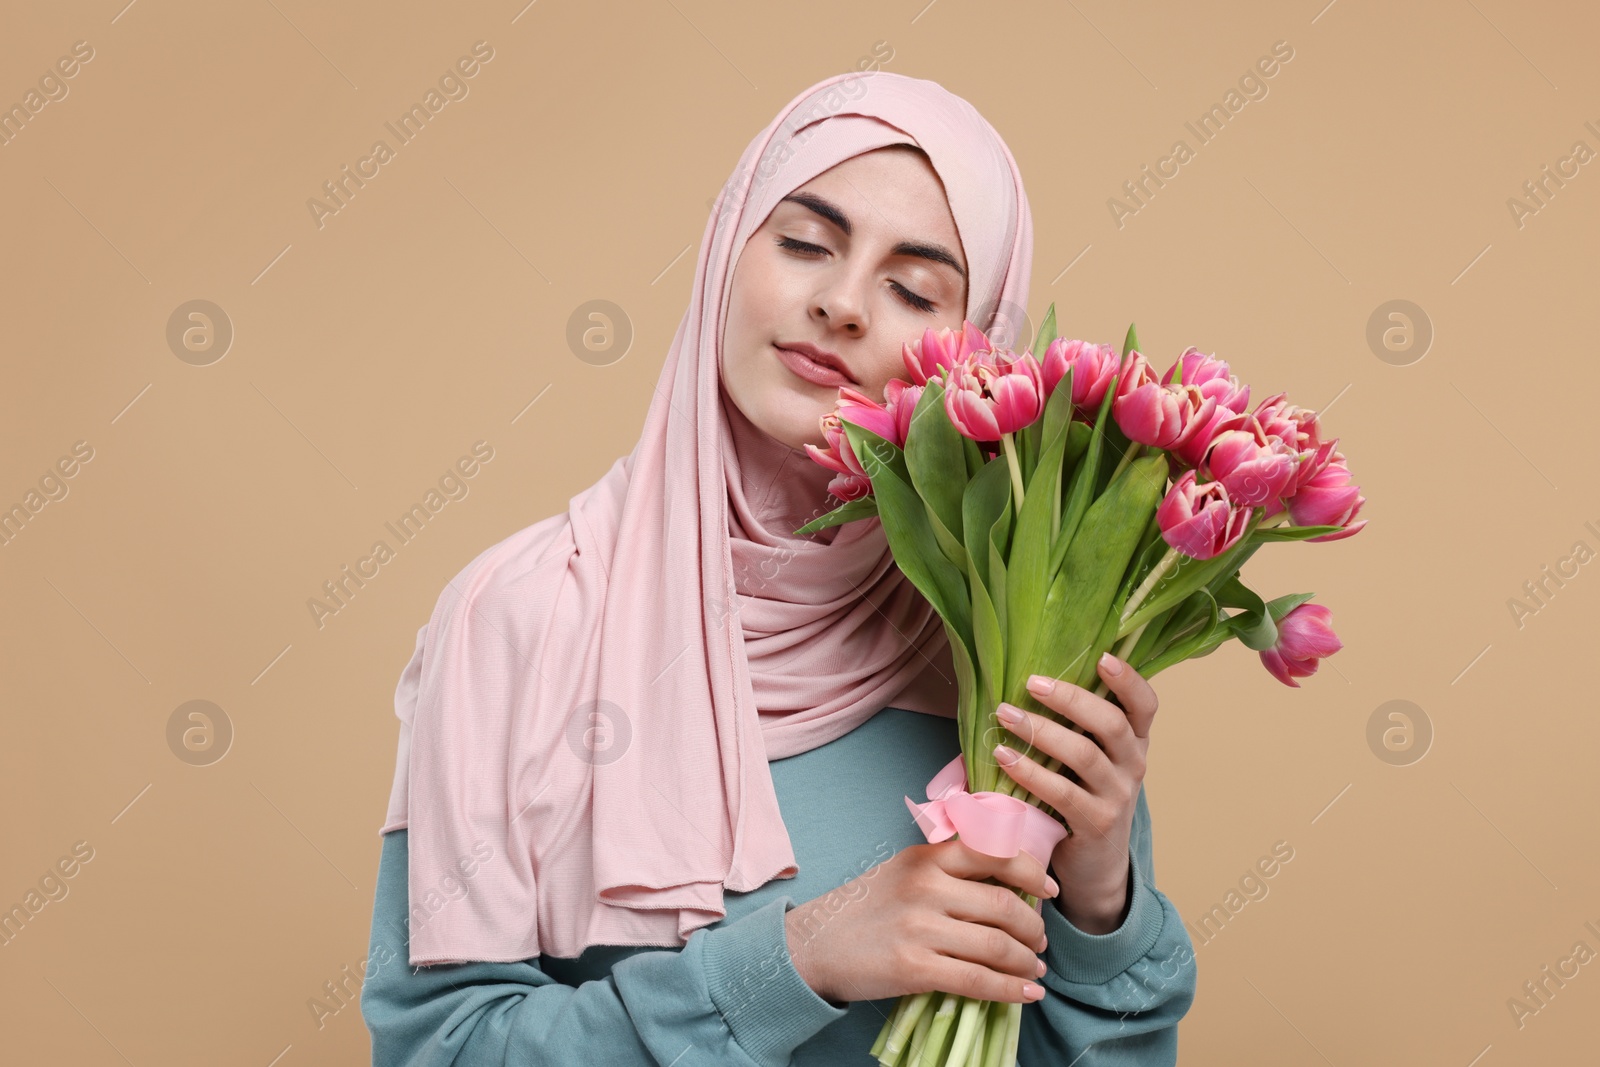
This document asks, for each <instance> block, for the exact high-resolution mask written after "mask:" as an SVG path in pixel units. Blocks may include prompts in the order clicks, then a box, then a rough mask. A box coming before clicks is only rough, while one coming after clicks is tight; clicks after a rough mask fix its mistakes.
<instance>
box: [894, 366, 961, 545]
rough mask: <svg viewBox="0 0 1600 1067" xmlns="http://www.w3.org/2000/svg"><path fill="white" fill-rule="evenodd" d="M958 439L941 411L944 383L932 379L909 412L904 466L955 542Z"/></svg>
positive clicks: (958, 498) (958, 506)
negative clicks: (909, 421)
mask: <svg viewBox="0 0 1600 1067" xmlns="http://www.w3.org/2000/svg"><path fill="white" fill-rule="evenodd" d="M961 441H962V436H961V432H960V431H959V430H957V429H956V428H955V426H953V425H952V424H951V422H950V417H949V416H948V415H947V414H945V409H944V386H943V385H941V384H940V383H939V381H938V379H934V380H933V381H931V382H929V383H928V384H927V385H926V386H925V387H924V388H923V390H922V396H921V398H920V399H918V401H917V406H916V408H915V409H914V410H913V411H912V413H911V429H910V430H909V431H908V432H907V434H906V452H905V456H906V469H907V470H908V471H909V472H910V474H911V484H912V486H914V487H915V488H916V490H917V494H918V495H919V496H921V497H922V499H923V500H925V501H927V503H928V508H929V510H931V511H932V512H933V514H934V515H935V516H936V517H937V518H938V520H939V521H940V522H941V523H943V524H944V528H945V530H946V531H947V532H948V533H949V535H950V537H951V538H952V539H953V540H954V541H955V542H956V543H957V544H960V542H961V497H962V494H964V493H965V492H966V488H967V479H966V477H965V473H966V457H965V456H964V455H963V454H962V449H961Z"/></svg>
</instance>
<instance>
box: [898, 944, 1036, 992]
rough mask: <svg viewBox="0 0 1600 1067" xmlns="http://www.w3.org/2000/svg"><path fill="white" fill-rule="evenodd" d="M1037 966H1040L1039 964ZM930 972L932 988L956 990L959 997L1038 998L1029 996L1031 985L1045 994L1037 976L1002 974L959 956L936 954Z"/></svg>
mask: <svg viewBox="0 0 1600 1067" xmlns="http://www.w3.org/2000/svg"><path fill="white" fill-rule="evenodd" d="M1034 958H1035V959H1037V958H1038V957H1034ZM1034 969H1035V970H1037V969H1038V968H1037V966H1036V967H1035V968H1034ZM927 975H928V977H927V978H926V984H928V986H929V988H931V989H933V990H935V991H937V992H940V993H954V994H955V995H956V996H958V997H970V998H972V999H974V1000H997V1001H998V1000H1003V1001H1007V1002H1009V1003H1012V1004H1027V1003H1030V1002H1032V1001H1034V1000H1038V999H1039V997H1030V996H1028V994H1027V992H1026V988H1027V987H1030V986H1031V987H1032V988H1034V989H1036V990H1038V991H1039V995H1040V996H1043V995H1044V986H1042V985H1040V984H1039V981H1038V979H1036V978H1029V979H1022V978H1018V977H1017V976H1016V975H1014V974H1002V973H1001V972H999V971H995V970H991V969H990V968H988V967H985V966H984V965H983V964H981V963H973V962H972V961H970V960H964V959H961V958H960V957H956V956H943V955H939V954H935V955H934V956H933V957H932V962H931V963H930V964H929V967H928V971H927Z"/></svg>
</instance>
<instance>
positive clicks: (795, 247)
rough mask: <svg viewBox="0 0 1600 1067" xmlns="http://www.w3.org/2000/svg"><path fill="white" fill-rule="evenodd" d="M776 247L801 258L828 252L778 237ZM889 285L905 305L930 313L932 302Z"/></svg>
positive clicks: (820, 247) (901, 287)
mask: <svg viewBox="0 0 1600 1067" xmlns="http://www.w3.org/2000/svg"><path fill="white" fill-rule="evenodd" d="M778 245H779V246H780V247H782V248H787V249H788V250H789V251H791V252H796V253H798V254H800V255H803V256H816V255H827V254H828V250H827V249H826V248H823V247H822V246H821V245H814V244H811V243H810V242H807V241H800V240H796V239H795V238H793V237H780V238H778ZM889 284H890V285H892V286H894V290H895V292H897V293H899V294H900V298H901V299H902V300H904V301H905V302H906V303H907V304H910V305H911V306H912V307H914V308H916V309H917V310H918V311H925V312H926V311H932V310H933V308H934V303H933V301H932V300H929V299H927V298H926V297H922V296H918V295H917V294H916V293H913V292H912V291H911V290H910V289H907V288H906V287H905V286H903V285H901V284H900V283H899V282H897V281H890V282H889Z"/></svg>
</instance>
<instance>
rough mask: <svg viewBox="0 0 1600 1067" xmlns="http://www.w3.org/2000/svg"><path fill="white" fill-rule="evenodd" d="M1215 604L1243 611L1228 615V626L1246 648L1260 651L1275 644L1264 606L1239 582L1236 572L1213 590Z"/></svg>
mask: <svg viewBox="0 0 1600 1067" xmlns="http://www.w3.org/2000/svg"><path fill="white" fill-rule="evenodd" d="M1217 603H1219V604H1221V605H1223V606H1224V607H1230V608H1242V609H1243V610H1242V611H1241V612H1240V613H1239V614H1237V615H1232V616H1229V618H1228V625H1229V626H1230V627H1231V628H1232V629H1233V632H1234V633H1235V634H1237V635H1238V637H1239V640H1240V641H1241V642H1242V643H1243V644H1244V646H1245V647H1246V648H1251V649H1254V650H1255V651H1257V652H1261V651H1264V650H1266V649H1269V648H1271V647H1272V646H1273V644H1275V643H1276V642H1277V640H1278V627H1277V624H1276V623H1275V622H1274V621H1273V618H1272V616H1271V615H1270V614H1268V612H1267V605H1266V603H1265V602H1263V601H1262V599H1261V597H1260V596H1259V595H1258V594H1257V593H1256V592H1255V590H1253V589H1251V588H1250V587H1249V586H1247V585H1245V584H1244V582H1242V581H1240V580H1239V575H1238V573H1237V572H1235V573H1234V574H1233V575H1232V576H1231V577H1230V578H1228V579H1227V580H1226V581H1224V582H1223V583H1222V584H1221V585H1220V586H1219V587H1218V588H1217Z"/></svg>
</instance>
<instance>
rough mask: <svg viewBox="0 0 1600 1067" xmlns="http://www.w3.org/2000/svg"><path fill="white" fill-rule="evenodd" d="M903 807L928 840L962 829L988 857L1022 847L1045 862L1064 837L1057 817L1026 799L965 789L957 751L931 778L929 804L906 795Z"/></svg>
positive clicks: (1012, 852)
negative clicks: (909, 812)
mask: <svg viewBox="0 0 1600 1067" xmlns="http://www.w3.org/2000/svg"><path fill="white" fill-rule="evenodd" d="M906 807H908V808H910V809H911V817H912V818H913V819H915V820H916V822H917V826H918V828H919V829H921V830H922V834H923V836H924V837H926V838H927V839H928V842H929V843H930V844H937V843H938V842H940V841H943V840H945V839H947V838H950V837H954V836H955V835H957V834H960V835H961V840H962V841H963V842H965V843H966V844H967V845H968V846H969V847H970V848H972V849H974V850H975V851H978V852H982V853H983V854H984V855H986V856H998V857H1000V858H1002V859H1009V858H1010V857H1012V856H1015V855H1016V854H1017V853H1018V852H1026V853H1028V855H1030V856H1032V857H1033V858H1034V859H1036V860H1038V861H1039V862H1040V863H1042V864H1044V865H1045V866H1046V867H1048V866H1049V865H1050V856H1051V854H1052V853H1054V852H1055V847H1056V845H1057V843H1059V842H1060V841H1061V839H1062V838H1064V837H1066V836H1067V828H1066V827H1065V826H1063V825H1062V824H1061V822H1060V821H1059V820H1057V819H1056V818H1055V817H1054V816H1052V815H1051V814H1050V813H1049V812H1047V811H1045V810H1044V809H1042V808H1036V807H1034V806H1033V805H1032V804H1029V803H1028V802H1027V801H1025V800H1021V799H1019V798H1017V797H1013V796H1007V795H1006V794H1004V793H996V792H993V791H990V790H987V789H985V790H982V791H980V792H977V793H969V792H968V791H967V769H966V765H965V763H963V761H962V757H961V756H960V755H957V756H956V758H955V759H953V760H951V761H950V762H949V763H947V764H945V765H944V767H943V769H941V770H940V771H939V773H938V774H936V775H934V776H933V778H932V779H930V780H929V782H928V803H926V804H918V803H916V802H915V801H913V800H912V799H911V798H910V797H906ZM1043 903H1044V901H1043V900H1040V901H1039V904H1041V905H1042V904H1043ZM1034 910H1035V911H1037V910H1039V906H1038V905H1035V907H1034Z"/></svg>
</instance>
